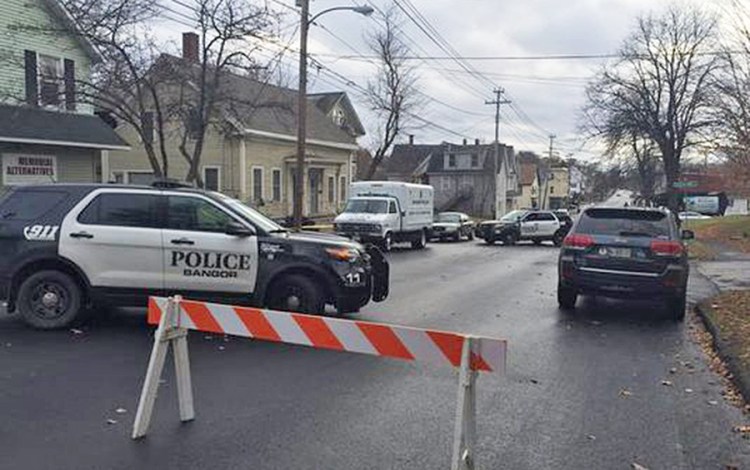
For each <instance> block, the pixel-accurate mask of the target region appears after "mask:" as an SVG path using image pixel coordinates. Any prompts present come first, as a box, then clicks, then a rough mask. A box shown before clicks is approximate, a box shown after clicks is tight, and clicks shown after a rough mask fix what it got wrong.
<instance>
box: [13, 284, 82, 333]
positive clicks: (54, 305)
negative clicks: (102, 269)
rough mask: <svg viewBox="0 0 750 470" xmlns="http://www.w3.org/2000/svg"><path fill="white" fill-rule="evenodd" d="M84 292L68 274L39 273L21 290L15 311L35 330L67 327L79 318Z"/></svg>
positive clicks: (19, 290) (22, 286)
mask: <svg viewBox="0 0 750 470" xmlns="http://www.w3.org/2000/svg"><path fill="white" fill-rule="evenodd" d="M82 300H83V293H82V291H81V287H80V286H79V285H78V283H76V281H75V280H74V279H73V278H72V277H70V276H69V275H68V274H66V273H64V272H61V271H53V270H47V271H39V272H38V273H34V274H32V275H31V276H29V277H27V278H26V279H25V280H24V281H23V282H22V283H21V286H20V287H19V289H18V300H17V302H16V308H17V309H18V312H19V313H20V314H21V318H23V321H25V322H26V323H27V324H29V325H31V326H33V327H34V328H39V329H42V330H53V329H58V328H65V327H66V326H69V325H70V324H71V323H73V322H74V321H76V320H78V319H80V317H81V311H82V303H83V302H82Z"/></svg>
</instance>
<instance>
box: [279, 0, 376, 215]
mask: <svg viewBox="0 0 750 470" xmlns="http://www.w3.org/2000/svg"><path fill="white" fill-rule="evenodd" d="M297 6H300V7H302V9H301V11H300V15H301V16H300V39H299V46H300V47H299V96H298V98H297V101H298V103H297V170H296V172H297V174H296V179H295V182H294V187H295V191H294V214H293V216H294V227H295V228H296V229H297V230H300V229H301V228H302V203H303V201H304V196H303V194H304V189H305V182H304V175H305V138H306V132H307V130H306V127H307V122H306V121H307V30H308V29H309V27H310V25H311V24H312V23H313V22H314V21H315V20H317V19H318V18H320V17H321V16H323V15H324V14H326V13H330V12H332V11H339V10H350V11H353V12H355V13H359V14H360V15H364V16H369V15H371V14H372V12H373V9H372V8H370V7H368V6H351V7H333V8H328V9H326V10H323V11H321V12H320V13H318V14H316V15H315V16H313V17H312V18H309V19H308V16H309V15H310V0H297Z"/></svg>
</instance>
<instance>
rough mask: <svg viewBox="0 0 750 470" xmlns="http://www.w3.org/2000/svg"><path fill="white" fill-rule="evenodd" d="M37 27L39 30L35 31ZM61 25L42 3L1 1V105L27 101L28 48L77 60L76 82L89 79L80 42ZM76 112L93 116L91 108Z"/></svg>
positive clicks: (80, 107)
mask: <svg viewBox="0 0 750 470" xmlns="http://www.w3.org/2000/svg"><path fill="white" fill-rule="evenodd" d="M35 28H36V30H34V29H35ZM60 28H61V24H59V22H58V21H57V19H56V17H55V16H54V15H52V13H50V12H49V11H48V10H47V8H46V6H45V5H44V2H43V1H42V0H2V8H0V77H2V80H0V103H5V104H14V105H16V104H19V103H21V102H23V101H24V100H25V93H26V92H25V90H26V85H25V80H24V57H23V52H24V50H25V49H29V50H33V51H36V52H37V53H40V54H48V55H51V56H55V57H60V58H62V59H72V60H74V61H75V64H76V65H75V74H76V79H77V80H88V79H89V77H90V67H91V61H90V59H89V58H88V56H87V55H86V52H85V51H84V50H83V49H82V48H81V46H80V45H79V43H78V41H77V40H76V39H75V38H74V37H73V36H72V35H71V34H66V33H61V32H55V30H56V29H57V30H59V29H60ZM76 112H79V113H84V114H92V113H93V109H92V107H91V106H89V105H82V104H78V106H77V108H76Z"/></svg>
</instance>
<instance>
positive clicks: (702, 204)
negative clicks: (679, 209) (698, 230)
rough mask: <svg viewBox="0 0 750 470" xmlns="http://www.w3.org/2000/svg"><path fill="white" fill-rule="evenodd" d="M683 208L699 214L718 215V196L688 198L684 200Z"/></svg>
mask: <svg viewBox="0 0 750 470" xmlns="http://www.w3.org/2000/svg"><path fill="white" fill-rule="evenodd" d="M685 208H686V209H687V210H689V211H695V212H700V213H701V214H718V213H719V212H720V210H719V209H720V201H719V196H689V197H686V198H685Z"/></svg>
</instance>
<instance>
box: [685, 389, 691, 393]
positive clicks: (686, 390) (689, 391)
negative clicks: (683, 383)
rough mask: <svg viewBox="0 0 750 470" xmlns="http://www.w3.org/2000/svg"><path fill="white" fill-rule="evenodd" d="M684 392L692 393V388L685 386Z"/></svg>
mask: <svg viewBox="0 0 750 470" xmlns="http://www.w3.org/2000/svg"><path fill="white" fill-rule="evenodd" d="M685 393H693V389H692V388H686V389H685Z"/></svg>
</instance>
